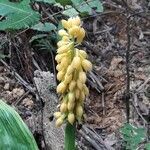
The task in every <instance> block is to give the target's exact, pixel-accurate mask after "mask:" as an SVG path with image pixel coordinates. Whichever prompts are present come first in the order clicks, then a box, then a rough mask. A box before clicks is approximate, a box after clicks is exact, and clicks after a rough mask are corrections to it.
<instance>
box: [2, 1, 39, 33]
mask: <svg viewBox="0 0 150 150" xmlns="http://www.w3.org/2000/svg"><path fill="white" fill-rule="evenodd" d="M0 16H2V19H1V21H0V30H8V29H14V30H15V29H23V28H28V27H30V26H32V25H34V24H36V23H37V22H38V21H39V18H40V15H39V14H38V13H36V12H35V11H33V9H32V8H31V6H30V0H22V1H21V2H10V1H9V0H1V1H0Z"/></svg>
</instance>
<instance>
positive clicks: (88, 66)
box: [82, 59, 92, 71]
mask: <svg viewBox="0 0 150 150" xmlns="http://www.w3.org/2000/svg"><path fill="white" fill-rule="evenodd" d="M82 67H83V69H84V70H85V71H91V70H92V63H91V62H90V61H89V60H87V59H84V60H83V61H82Z"/></svg>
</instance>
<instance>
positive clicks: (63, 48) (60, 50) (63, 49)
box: [57, 44, 70, 54]
mask: <svg viewBox="0 0 150 150" xmlns="http://www.w3.org/2000/svg"><path fill="white" fill-rule="evenodd" d="M69 48H70V44H67V45H62V46H61V47H59V48H58V49H57V53H58V54H62V53H65V52H67V51H69Z"/></svg>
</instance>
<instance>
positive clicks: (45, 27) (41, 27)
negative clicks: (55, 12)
mask: <svg viewBox="0 0 150 150" xmlns="http://www.w3.org/2000/svg"><path fill="white" fill-rule="evenodd" d="M31 29H33V30H37V31H43V32H50V31H52V30H56V26H55V25H54V24H52V23H49V22H46V23H41V22H40V23H38V24H36V25H34V26H33V27H31Z"/></svg>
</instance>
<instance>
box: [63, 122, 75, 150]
mask: <svg viewBox="0 0 150 150" xmlns="http://www.w3.org/2000/svg"><path fill="white" fill-rule="evenodd" d="M65 150H75V124H73V125H71V124H70V123H67V124H66V128H65Z"/></svg>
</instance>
